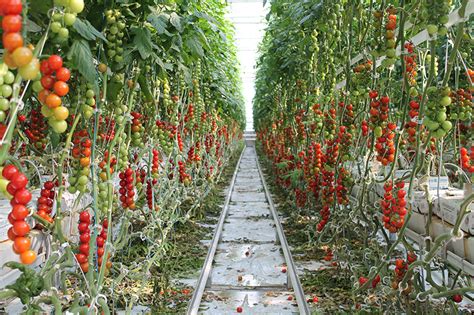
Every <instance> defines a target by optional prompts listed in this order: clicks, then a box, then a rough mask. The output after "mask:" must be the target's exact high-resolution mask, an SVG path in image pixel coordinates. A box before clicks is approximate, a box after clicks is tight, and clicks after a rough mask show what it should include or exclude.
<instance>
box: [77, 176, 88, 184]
mask: <svg viewBox="0 0 474 315" xmlns="http://www.w3.org/2000/svg"><path fill="white" fill-rule="evenodd" d="M88 182H89V178H87V176H85V175H81V176H80V177H79V178H78V180H77V184H78V185H79V186H84V185H87V183H88Z"/></svg>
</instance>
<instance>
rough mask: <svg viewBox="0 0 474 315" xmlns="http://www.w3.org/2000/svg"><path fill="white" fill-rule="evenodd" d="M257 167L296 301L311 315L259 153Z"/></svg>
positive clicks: (304, 312)
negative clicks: (266, 180) (264, 174)
mask: <svg viewBox="0 0 474 315" xmlns="http://www.w3.org/2000/svg"><path fill="white" fill-rule="evenodd" d="M257 167H258V173H259V174H260V178H261V179H262V184H263V189H264V191H265V196H266V198H267V201H268V204H269V205H270V211H271V213H272V216H273V220H274V221H275V228H276V230H277V233H278V238H279V240H280V245H281V249H282V251H283V256H284V257H285V261H286V265H287V266H286V269H287V273H288V278H289V280H290V281H291V286H292V289H293V291H294V294H295V298H296V302H297V303H298V309H299V311H300V314H302V315H310V314H311V312H310V310H309V306H308V303H307V302H306V298H305V295H304V291H303V288H302V286H301V282H300V279H299V278H298V275H297V273H296V268H295V263H294V261H293V257H292V256H291V252H290V248H289V246H288V242H287V240H286V237H285V233H284V232H283V226H282V225H281V222H280V219H279V218H278V214H277V212H276V210H275V205H274V204H273V200H272V197H271V195H270V191H269V189H268V187H267V183H266V182H265V177H264V176H263V172H262V168H261V167H260V161H259V159H258V155H257Z"/></svg>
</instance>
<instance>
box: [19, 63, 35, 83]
mask: <svg viewBox="0 0 474 315" xmlns="http://www.w3.org/2000/svg"><path fill="white" fill-rule="evenodd" d="M18 72H19V73H20V76H21V77H22V78H23V79H24V80H34V79H35V78H36V77H37V76H38V74H39V72H40V63H39V60H38V59H36V58H34V59H33V60H31V61H30V63H29V64H27V65H26V66H24V67H21V68H20V70H19V71H18Z"/></svg>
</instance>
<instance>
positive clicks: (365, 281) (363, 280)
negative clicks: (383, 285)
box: [359, 275, 382, 289]
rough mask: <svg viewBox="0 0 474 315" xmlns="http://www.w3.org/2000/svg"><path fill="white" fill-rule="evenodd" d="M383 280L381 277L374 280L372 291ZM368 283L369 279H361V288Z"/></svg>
mask: <svg viewBox="0 0 474 315" xmlns="http://www.w3.org/2000/svg"><path fill="white" fill-rule="evenodd" d="M381 280H382V278H381V277H380V275H376V276H375V278H374V279H373V280H372V289H375V288H376V287H377V285H378V284H379V283H380V281H381ZM367 281H369V279H368V278H366V277H359V286H363V285H364V284H366V283H367Z"/></svg>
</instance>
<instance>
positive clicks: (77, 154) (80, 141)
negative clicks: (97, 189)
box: [68, 129, 92, 194]
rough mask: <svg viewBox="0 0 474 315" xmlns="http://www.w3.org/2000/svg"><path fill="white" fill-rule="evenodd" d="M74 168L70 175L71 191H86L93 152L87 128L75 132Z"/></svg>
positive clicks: (73, 141)
mask: <svg viewBox="0 0 474 315" xmlns="http://www.w3.org/2000/svg"><path fill="white" fill-rule="evenodd" d="M72 143H73V144H74V147H73V148H72V157H73V159H72V169H73V174H72V176H70V177H69V184H70V186H69V188H68V190H69V192H70V193H72V194H74V193H76V192H77V191H79V192H86V191H87V184H88V183H89V175H90V164H91V158H90V156H91V154H92V141H91V139H90V138H89V133H88V132H87V130H85V129H83V130H79V131H76V132H74V137H73V140H72Z"/></svg>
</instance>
